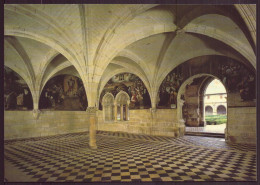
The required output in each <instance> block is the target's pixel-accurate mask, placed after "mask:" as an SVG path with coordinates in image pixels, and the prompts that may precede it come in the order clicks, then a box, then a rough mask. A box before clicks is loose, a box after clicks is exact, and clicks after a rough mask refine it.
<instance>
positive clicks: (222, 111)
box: [217, 105, 227, 114]
mask: <svg viewBox="0 0 260 185" xmlns="http://www.w3.org/2000/svg"><path fill="white" fill-rule="evenodd" d="M217 114H227V109H226V107H225V106H224V105H219V106H218V107H217Z"/></svg>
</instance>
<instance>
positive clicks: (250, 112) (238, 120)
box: [227, 107, 256, 145]
mask: <svg viewBox="0 0 260 185" xmlns="http://www.w3.org/2000/svg"><path fill="white" fill-rule="evenodd" d="M227 119H228V124H227V141H228V142H231V143H243V144H253V145H256V107H236V108H228V114H227Z"/></svg>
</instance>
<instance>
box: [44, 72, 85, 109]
mask: <svg viewBox="0 0 260 185" xmlns="http://www.w3.org/2000/svg"><path fill="white" fill-rule="evenodd" d="M87 106H88V101H87V97H86V93H85V89H84V86H83V83H82V80H81V79H79V78H78V77H75V76H71V75H59V76H56V77H54V78H52V79H51V80H49V81H48V82H47V84H46V85H45V87H44V88H43V91H42V93H41V97H40V102H39V108H40V109H47V110H48V109H49V110H72V111H73V110H74V111H76V110H83V111H84V110H86V108H87Z"/></svg>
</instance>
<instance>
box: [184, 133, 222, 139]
mask: <svg viewBox="0 0 260 185" xmlns="http://www.w3.org/2000/svg"><path fill="white" fill-rule="evenodd" d="M185 135H188V136H203V137H217V138H225V134H221V133H210V132H185Z"/></svg>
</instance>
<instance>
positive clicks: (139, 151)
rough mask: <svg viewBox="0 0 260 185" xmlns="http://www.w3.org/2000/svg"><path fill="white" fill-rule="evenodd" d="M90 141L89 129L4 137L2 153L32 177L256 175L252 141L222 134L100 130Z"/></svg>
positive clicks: (120, 178) (144, 178) (196, 178)
mask: <svg viewBox="0 0 260 185" xmlns="http://www.w3.org/2000/svg"><path fill="white" fill-rule="evenodd" d="M88 142H89V135H88V133H76V134H65V135H57V136H49V137H41V138H33V139H23V140H15V141H5V146H4V149H5V151H4V157H5V160H6V161H8V162H10V163H11V164H13V165H14V166H15V168H17V169H18V170H20V171H22V172H24V173H26V175H27V176H28V177H29V178H30V179H31V181H32V182H101V181H102V182H125V181H140V182H145V181H256V149H255V147H252V146H246V145H243V146H241V145H228V144H226V143H225V141H224V140H223V139H221V138H206V137H198V136H184V137H181V138H172V137H159V136H147V135H137V134H128V133H119V132H105V131H98V132H97V145H98V148H97V149H95V150H92V149H90V148H89V146H88ZM11 181H12V179H9V182H11Z"/></svg>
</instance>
